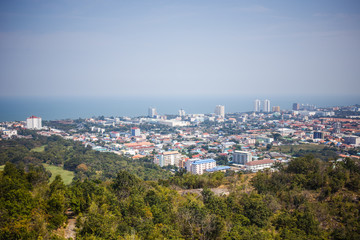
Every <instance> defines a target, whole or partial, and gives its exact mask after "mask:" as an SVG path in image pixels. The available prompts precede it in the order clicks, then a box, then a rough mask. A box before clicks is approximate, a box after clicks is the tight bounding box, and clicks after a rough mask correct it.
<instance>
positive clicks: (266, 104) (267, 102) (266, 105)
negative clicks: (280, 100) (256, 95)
mask: <svg viewBox="0 0 360 240" xmlns="http://www.w3.org/2000/svg"><path fill="white" fill-rule="evenodd" d="M270 111H271V110H270V100H268V99H265V100H264V112H270Z"/></svg>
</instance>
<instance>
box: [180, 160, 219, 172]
mask: <svg viewBox="0 0 360 240" xmlns="http://www.w3.org/2000/svg"><path fill="white" fill-rule="evenodd" d="M215 167H216V161H215V160H214V159H201V160H188V161H187V162H186V170H187V171H188V172H191V173H192V174H199V175H201V174H203V173H205V172H206V170H207V169H213V168H215Z"/></svg>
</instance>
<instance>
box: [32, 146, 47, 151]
mask: <svg viewBox="0 0 360 240" xmlns="http://www.w3.org/2000/svg"><path fill="white" fill-rule="evenodd" d="M45 147H46V145H42V146H40V147H36V148H33V149H31V150H30V151H31V152H43V151H45Z"/></svg>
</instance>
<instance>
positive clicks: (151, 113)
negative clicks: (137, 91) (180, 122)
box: [148, 107, 157, 118]
mask: <svg viewBox="0 0 360 240" xmlns="http://www.w3.org/2000/svg"><path fill="white" fill-rule="evenodd" d="M156 115H157V113H156V108H153V107H149V110H148V116H149V117H152V118H153V117H155V116H156Z"/></svg>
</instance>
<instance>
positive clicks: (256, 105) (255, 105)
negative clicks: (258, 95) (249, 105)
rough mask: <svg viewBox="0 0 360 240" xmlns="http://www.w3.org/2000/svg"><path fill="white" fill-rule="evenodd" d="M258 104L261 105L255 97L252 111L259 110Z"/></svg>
mask: <svg viewBox="0 0 360 240" xmlns="http://www.w3.org/2000/svg"><path fill="white" fill-rule="evenodd" d="M260 106H261V102H260V100H259V99H256V100H255V101H254V111H255V112H260Z"/></svg>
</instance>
